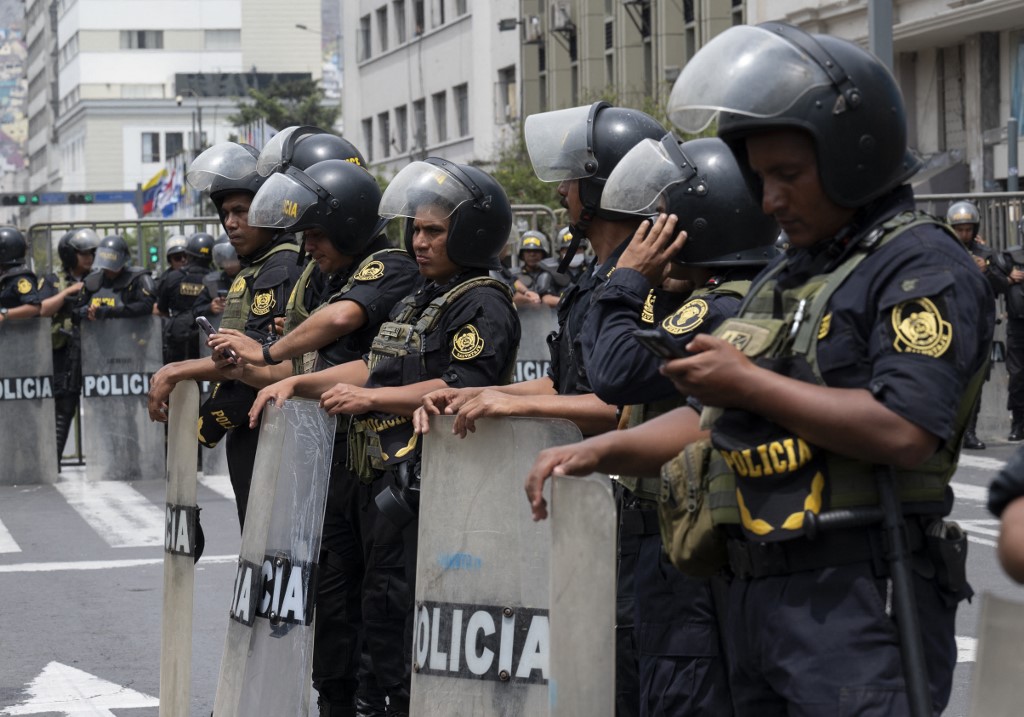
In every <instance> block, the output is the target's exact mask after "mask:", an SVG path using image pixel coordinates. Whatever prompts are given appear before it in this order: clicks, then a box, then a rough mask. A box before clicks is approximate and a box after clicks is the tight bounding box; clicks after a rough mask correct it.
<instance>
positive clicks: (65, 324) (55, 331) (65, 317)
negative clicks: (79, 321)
mask: <svg viewBox="0 0 1024 717" xmlns="http://www.w3.org/2000/svg"><path fill="white" fill-rule="evenodd" d="M54 276H55V277H56V278H57V283H56V284H54V286H55V287H56V288H57V293H58V294H59V293H60V292H62V291H64V289H66V288H68V287H69V286H71V284H72V282H71V281H70V280H69V279H68V274H67V272H65V271H60V272H57V273H55V274H54ZM71 331H74V323H73V322H72V320H71V312H70V311H68V310H67V309H66V308H65V307H64V306H61V308H60V310H59V311H58V312H57V313H56V314H54V315H53V324H52V325H51V327H50V332H51V341H52V344H53V348H54V349H55V350H56V349H62V348H64V347H65V346H67V345H68V334H69V333H70V332H71Z"/></svg>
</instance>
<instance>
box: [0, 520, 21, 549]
mask: <svg viewBox="0 0 1024 717" xmlns="http://www.w3.org/2000/svg"><path fill="white" fill-rule="evenodd" d="M20 552H21V547H20V546H19V545H18V544H17V543H16V542H15V541H14V538H13V537H12V536H11V533H10V531H9V530H7V527H6V526H5V525H4V524H3V522H2V521H0V553H20Z"/></svg>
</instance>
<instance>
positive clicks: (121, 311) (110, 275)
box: [77, 234, 156, 321]
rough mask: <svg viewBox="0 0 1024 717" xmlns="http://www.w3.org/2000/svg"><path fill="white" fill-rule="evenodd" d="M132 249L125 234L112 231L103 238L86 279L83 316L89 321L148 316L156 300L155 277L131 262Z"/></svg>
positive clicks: (80, 311)
mask: <svg viewBox="0 0 1024 717" xmlns="http://www.w3.org/2000/svg"><path fill="white" fill-rule="evenodd" d="M130 261H131V253H130V252H129V251H128V244H127V242H125V240H124V237H122V236H121V235H119V234H111V235H110V236H107V237H104V238H103V239H101V240H100V243H99V244H98V245H97V247H96V259H95V261H93V265H92V273H91V274H89V275H88V276H87V277H86V278H85V281H84V285H85V286H84V288H83V291H82V301H81V305H80V306H79V307H78V309H77V311H78V314H79V316H80V318H83V319H87V320H88V321H96V320H103V319H129V318H134V317H137V316H148V315H149V314H151V313H153V305H154V304H155V303H156V286H155V285H154V283H153V277H152V275H150V273H149V272H148V271H147V270H145V269H143V268H142V267H141V266H135V265H133V264H130V263H129V262H130Z"/></svg>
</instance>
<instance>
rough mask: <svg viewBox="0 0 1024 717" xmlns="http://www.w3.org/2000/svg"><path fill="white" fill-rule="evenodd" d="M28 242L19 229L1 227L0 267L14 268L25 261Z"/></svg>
mask: <svg viewBox="0 0 1024 717" xmlns="http://www.w3.org/2000/svg"><path fill="white" fill-rule="evenodd" d="M27 252H28V242H26V241H25V235H24V234H22V233H21V230H20V229H18V227H12V226H6V227H0V266H14V265H16V264H21V263H22V262H23V261H24V260H25V254H26V253H27Z"/></svg>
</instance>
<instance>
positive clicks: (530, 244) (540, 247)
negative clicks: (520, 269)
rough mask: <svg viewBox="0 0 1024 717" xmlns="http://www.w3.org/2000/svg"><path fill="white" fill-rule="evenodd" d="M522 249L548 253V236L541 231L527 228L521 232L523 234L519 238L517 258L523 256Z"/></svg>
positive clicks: (545, 254)
mask: <svg viewBox="0 0 1024 717" xmlns="http://www.w3.org/2000/svg"><path fill="white" fill-rule="evenodd" d="M524 251H539V252H542V253H543V254H544V256H547V255H548V238H547V237H546V236H544V233H543V232H539V231H537V230H536V229H528V230H527V231H525V232H523V236H522V237H520V238H519V258H520V259H522V258H523V252H524Z"/></svg>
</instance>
